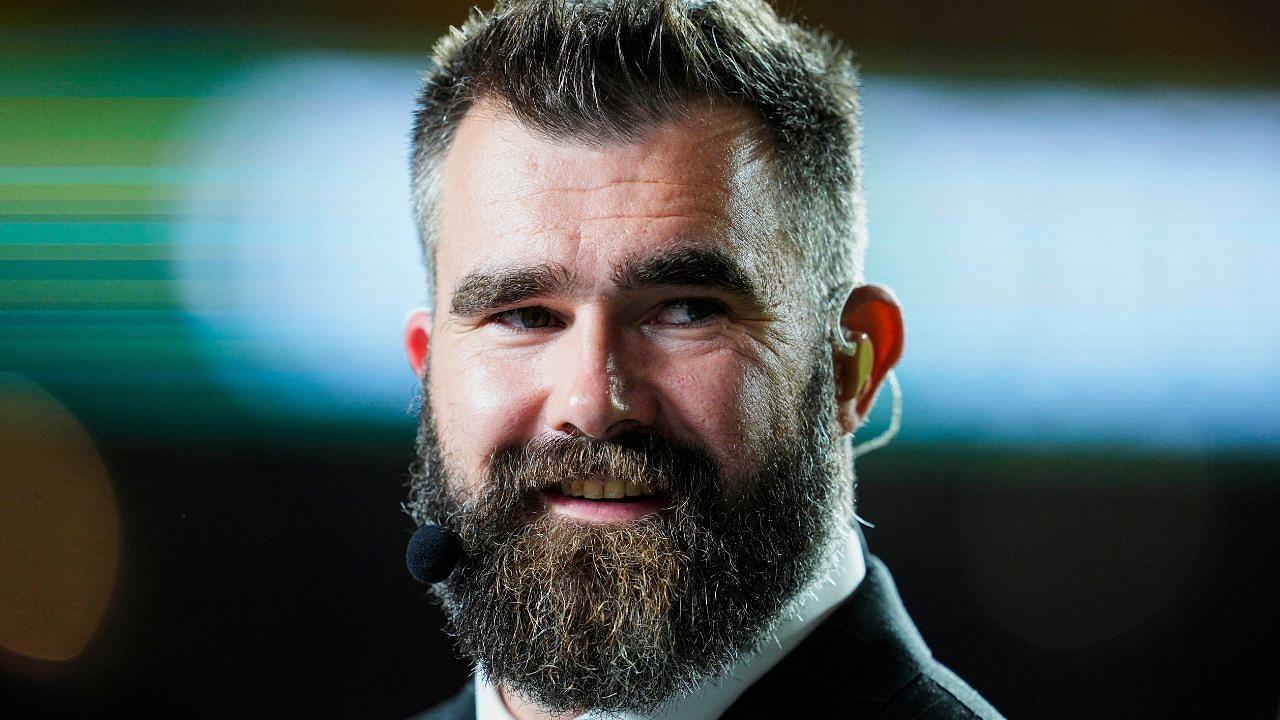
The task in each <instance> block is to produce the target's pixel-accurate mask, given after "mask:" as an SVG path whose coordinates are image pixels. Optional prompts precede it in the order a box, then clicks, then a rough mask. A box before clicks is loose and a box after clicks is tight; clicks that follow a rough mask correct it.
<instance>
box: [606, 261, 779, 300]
mask: <svg viewBox="0 0 1280 720" xmlns="http://www.w3.org/2000/svg"><path fill="white" fill-rule="evenodd" d="M613 282H614V283H615V284H616V285H617V286H618V287H620V288H622V289H624V290H637V289H640V288H646V287H661V286H665V285H685V286H690V287H705V288H714V289H716V290H722V291H725V292H728V293H730V294H732V295H736V296H737V297H738V298H739V299H740V300H743V301H744V302H746V303H748V304H750V305H752V306H754V307H763V306H764V305H765V302H764V298H763V296H762V295H761V293H760V289H759V288H758V287H757V286H756V283H755V282H754V281H753V280H752V279H751V275H750V273H748V272H747V271H746V269H745V268H743V267H742V265H741V264H740V263H739V262H738V261H737V260H735V259H734V258H732V257H730V256H729V255H728V253H726V252H724V251H723V250H720V249H716V248H712V249H708V248H697V247H677V248H673V249H671V250H667V251H664V252H660V253H658V254H656V255H648V256H644V257H631V258H627V259H625V260H623V261H622V262H621V263H619V264H617V265H615V266H614V268H613Z"/></svg>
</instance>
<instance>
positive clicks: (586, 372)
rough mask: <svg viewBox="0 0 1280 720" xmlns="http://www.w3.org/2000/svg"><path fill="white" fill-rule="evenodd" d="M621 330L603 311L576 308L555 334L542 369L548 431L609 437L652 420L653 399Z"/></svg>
mask: <svg viewBox="0 0 1280 720" xmlns="http://www.w3.org/2000/svg"><path fill="white" fill-rule="evenodd" d="M620 335H621V331H620V330H619V329H618V328H616V327H612V326H611V325H610V323H609V321H608V319H607V318H606V317H604V314H603V313H580V314H579V317H578V318H576V319H575V321H574V323H573V325H572V326H571V327H570V328H569V329H567V330H566V331H565V332H564V334H563V335H562V336H561V337H560V339H559V342H557V348H556V350H557V352H556V353H555V355H554V356H553V357H552V358H551V362H550V363H549V367H548V368H547V372H548V373H549V375H550V378H549V380H550V385H551V393H550V395H549V397H548V408H547V410H548V413H549V417H548V421H549V424H550V426H551V428H552V429H553V430H555V431H558V432H563V433H568V434H581V435H587V436H590V437H595V438H609V437H613V436H616V435H619V434H621V433H625V432H628V431H632V430H636V429H639V428H642V427H645V426H648V425H650V424H652V422H653V420H654V415H655V402H654V400H653V397H652V395H651V393H649V392H647V391H646V390H645V387H644V385H643V383H642V381H641V379H640V378H639V377H638V374H637V373H636V372H635V370H636V367H635V366H636V364H637V363H636V360H637V358H634V357H628V356H627V353H626V348H625V347H624V344H625V343H623V341H622V338H621V337H620Z"/></svg>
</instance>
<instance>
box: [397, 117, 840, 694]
mask: <svg viewBox="0 0 1280 720" xmlns="http://www.w3.org/2000/svg"><path fill="white" fill-rule="evenodd" d="M752 127H753V126H752V120H751V119H750V116H749V115H747V114H746V113H745V112H743V111H739V110H733V109H719V110H714V111H713V110H710V109H701V110H697V111H695V112H692V113H691V115H690V116H689V117H687V118H684V119H681V120H679V121H673V122H669V123H666V124H663V125H660V126H657V127H655V128H653V129H651V130H650V131H648V132H647V133H646V134H645V135H644V136H643V137H642V138H640V139H639V140H638V141H634V142H627V143H621V142H618V143H610V144H606V145H597V146H588V145H586V144H581V143H575V142H570V141H565V140H555V139H547V138H544V137H540V136H538V135H537V134H535V133H534V132H532V131H530V130H528V129H527V128H525V127H524V126H522V125H520V124H519V123H518V122H516V121H515V120H514V119H512V117H511V116H509V115H508V114H506V113H505V112H504V111H502V110H499V109H497V108H496V107H495V106H493V105H491V104H487V103H481V104H479V105H477V106H476V107H475V108H473V109H472V111H471V112H470V113H469V114H468V115H467V117H466V118H465V119H464V120H463V121H462V122H461V124H460V125H459V127H458V132H457V135H456V136H455V139H454V141H453V145H452V148H451V150H450V152H449V154H448V156H447V158H446V161H445V163H444V166H443V170H442V182H441V188H440V193H441V194H440V198H439V203H438V204H439V207H440V208H441V210H440V217H439V218H438V225H437V227H438V232H439V234H438V237H439V241H438V246H437V255H436V268H437V271H436V276H437V285H436V296H435V315H434V321H433V323H432V326H431V327H432V330H431V332H430V338H429V341H425V340H424V341H423V342H425V347H427V348H428V349H427V350H426V361H427V367H426V368H424V372H425V377H426V380H425V384H424V390H425V396H426V397H425V399H424V409H423V418H422V434H421V436H420V448H419V449H420V454H421V456H422V466H421V468H420V469H419V471H418V474H417V477H416V478H415V494H416V495H417V499H418V502H419V503H420V505H419V509H420V510H423V511H425V512H426V513H427V514H429V515H431V516H433V517H434V518H435V519H436V520H439V521H441V522H444V523H445V524H448V525H452V526H454V528H455V529H457V530H459V531H460V532H461V533H462V535H463V538H464V542H465V543H466V544H467V548H468V554H467V557H465V558H464V560H463V561H462V563H461V564H460V566H459V568H458V570H457V571H455V573H454V575H453V577H452V578H451V579H450V581H449V583H447V584H446V585H445V586H444V587H443V589H442V590H438V591H439V592H441V593H442V598H443V599H444V601H445V604H446V607H447V609H448V610H449V613H450V616H451V618H450V619H451V623H452V624H453V629H454V631H455V633H457V634H458V636H459V641H460V643H461V644H462V646H463V647H464V649H465V650H466V651H467V652H469V653H470V654H472V655H473V656H474V657H475V658H476V659H477V660H478V661H479V662H480V663H481V666H482V668H483V669H484V670H485V672H486V673H488V674H489V675H490V677H491V678H494V679H496V680H498V681H500V682H502V683H504V684H505V685H506V686H508V687H509V688H513V689H515V690H517V691H518V692H521V693H523V694H525V695H526V696H529V697H531V698H533V699H535V700H537V701H538V702H539V703H540V704H542V705H543V706H544V707H551V708H557V709H560V710H571V709H574V708H577V707H583V706H585V705H587V704H590V705H593V706H596V707H610V706H612V707H614V708H618V709H621V708H629V707H630V708H637V707H644V706H652V705H653V704H655V703H658V702H661V700H663V699H664V698H665V697H668V696H670V694H671V693H672V692H675V691H677V690H679V689H687V688H688V687H689V686H690V685H691V684H692V683H693V682H695V680H696V678H697V677H699V675H700V673H705V672H708V671H714V670H717V669H720V668H722V667H723V666H724V665H725V664H726V663H727V662H728V661H729V660H731V659H732V657H734V655H735V654H736V653H737V652H739V651H741V650H742V649H743V648H744V646H746V645H748V644H749V642H750V641H751V639H752V638H753V637H754V636H755V634H756V632H757V631H758V630H759V629H760V628H761V626H762V625H763V624H764V623H765V622H767V621H768V620H769V619H770V618H771V617H772V616H773V615H774V614H776V612H777V610H778V608H779V607H780V605H781V604H782V603H783V602H785V601H786V600H787V599H788V598H789V597H790V596H791V595H792V594H794V592H795V591H796V590H797V589H798V588H799V586H801V585H802V584H803V583H804V582H805V581H807V580H808V578H809V577H810V576H811V575H812V571H813V568H814V567H815V564H816V562H817V558H818V557H819V556H820V555H821V549H822V548H824V547H825V546H826V543H827V541H828V539H829V535H830V533H831V531H832V528H833V527H834V522H833V520H832V519H833V518H835V517H837V516H838V513H839V512H840V509H841V508H842V507H843V508H847V501H848V498H847V495H846V494H842V491H841V489H840V488H841V487H842V480H843V478H842V474H841V473H840V471H839V469H838V464H837V454H836V453H835V443H834V438H835V437H836V436H837V435H838V429H836V427H835V420H834V415H835V411H834V399H833V397H832V388H831V384H832V381H831V365H830V361H829V357H828V358H824V356H823V353H822V349H821V348H822V346H821V344H820V343H817V342H816V337H817V336H816V335H815V333H814V327H813V326H814V323H813V319H812V315H811V313H810V312H809V311H808V310H807V307H808V306H807V305H806V303H805V300H804V297H803V295H802V293H801V292H800V290H799V289H798V287H792V286H791V285H790V284H789V283H788V282H787V281H786V279H787V278H791V277H794V273H795V270H793V269H792V268H793V265H792V263H793V262H794V260H793V259H791V258H790V256H789V255H788V254H786V253H784V252H783V251H782V250H781V248H782V245H781V242H780V239H779V232H780V230H779V225H780V223H779V218H778V217H777V214H776V212H775V205H774V202H773V198H772V196H771V194H770V191H769V190H770V188H771V187H772V186H773V184H774V182H775V181H774V180H773V179H772V177H771V176H770V172H769V167H768V163H767V162H766V161H765V160H764V159H763V153H761V152H757V151H756V150H755V149H754V148H755V145H754V143H753V142H752V139H751V137H752V136H751V130H752ZM412 345H413V343H412V341H411V354H412V353H413V349H412ZM709 598H715V601H714V602H711V601H710V600H709ZM602 608H603V610H602Z"/></svg>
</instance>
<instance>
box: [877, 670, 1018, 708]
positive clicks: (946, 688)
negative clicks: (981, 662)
mask: <svg viewBox="0 0 1280 720" xmlns="http://www.w3.org/2000/svg"><path fill="white" fill-rule="evenodd" d="M878 717H879V718H882V719H883V720H896V719H897V718H930V719H931V720H932V719H936V720H1002V718H1003V716H1002V715H1001V714H1000V713H999V711H997V710H996V709H995V708H994V707H992V706H991V703H989V702H987V701H986V699H985V698H983V697H982V696H981V695H979V694H978V693H977V691H975V690H974V689H973V688H971V687H969V685H968V684H967V683H966V682H965V681H964V680H961V679H960V678H959V677H957V676H956V674H955V673H953V672H951V670H949V669H948V668H947V667H946V666H944V665H942V664H940V663H938V662H933V663H932V666H931V667H927V668H924V669H922V670H921V672H920V674H919V675H917V676H916V677H915V678H914V679H913V680H912V681H911V682H909V683H907V684H906V685H905V686H904V687H903V688H902V689H901V690H900V691H898V692H897V693H896V694H895V695H894V696H893V698H892V699H891V700H890V701H889V703H888V704H887V705H886V706H885V708H884V710H883V711H882V712H881V713H880V715H879V716H878Z"/></svg>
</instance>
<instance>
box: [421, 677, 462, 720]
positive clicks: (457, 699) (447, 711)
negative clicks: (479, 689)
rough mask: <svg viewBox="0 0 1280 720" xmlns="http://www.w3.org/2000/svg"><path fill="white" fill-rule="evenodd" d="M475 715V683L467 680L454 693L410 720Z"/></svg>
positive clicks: (447, 719)
mask: <svg viewBox="0 0 1280 720" xmlns="http://www.w3.org/2000/svg"><path fill="white" fill-rule="evenodd" d="M475 716H476V690H475V684H474V683H472V682H470V681H468V682H467V684H466V685H464V686H462V689H461V690H459V691H458V692H457V694H456V695H454V696H453V697H451V698H449V699H448V700H445V701H444V702H442V703H440V704H439V705H436V706H435V707H433V708H431V709H429V710H426V711H424V712H422V713H420V714H418V715H414V716H413V717H412V718H410V720H475Z"/></svg>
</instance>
